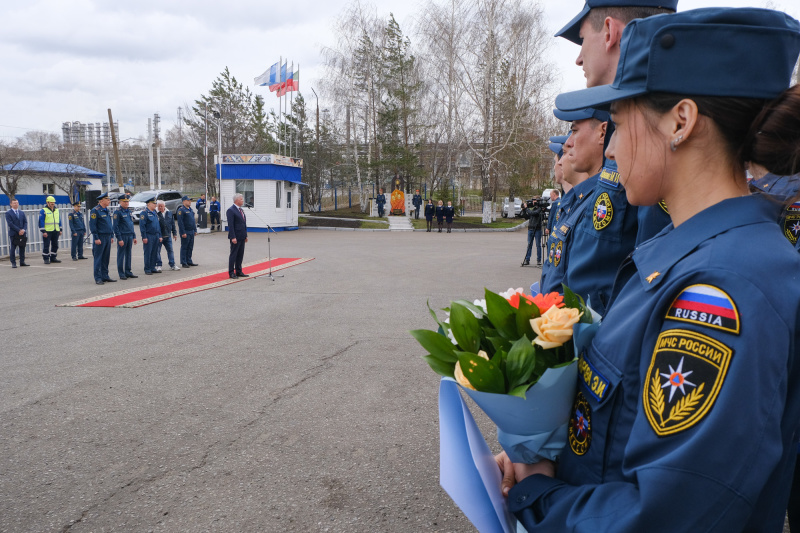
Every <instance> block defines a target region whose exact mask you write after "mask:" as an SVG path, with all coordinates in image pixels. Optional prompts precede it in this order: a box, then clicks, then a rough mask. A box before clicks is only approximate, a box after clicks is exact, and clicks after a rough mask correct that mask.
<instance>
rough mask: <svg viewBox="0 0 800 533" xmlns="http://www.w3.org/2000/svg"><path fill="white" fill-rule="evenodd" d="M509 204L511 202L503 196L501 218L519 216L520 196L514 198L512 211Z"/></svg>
mask: <svg viewBox="0 0 800 533" xmlns="http://www.w3.org/2000/svg"><path fill="white" fill-rule="evenodd" d="M510 205H511V203H510V202H509V200H508V198H503V218H508V217H509V216H514V217H518V216H520V214H521V213H522V198H514V204H513V205H514V207H513V213H512V211H511V208H510V207H509V206H510Z"/></svg>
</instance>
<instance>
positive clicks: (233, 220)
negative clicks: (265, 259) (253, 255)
mask: <svg viewBox="0 0 800 533" xmlns="http://www.w3.org/2000/svg"><path fill="white" fill-rule="evenodd" d="M242 211H244V209H242ZM227 217H228V239H236V241H237V242H244V240H245V239H246V238H247V222H246V219H245V218H244V217H242V215H241V213H239V206H238V205H236V204H233V205H232V206H230V207H229V208H228V212H227Z"/></svg>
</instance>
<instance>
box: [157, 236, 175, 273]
mask: <svg viewBox="0 0 800 533" xmlns="http://www.w3.org/2000/svg"><path fill="white" fill-rule="evenodd" d="M162 246H163V247H164V248H166V249H167V260H168V261H169V266H171V267H174V266H175V254H174V253H173V252H172V239H170V236H169V235H167V236H166V237H164V236H163V235H162V236H161V244H160V245H159V246H158V252H156V266H161V265H162V264H163V263H162V262H161V247H162Z"/></svg>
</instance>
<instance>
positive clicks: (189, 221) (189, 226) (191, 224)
mask: <svg viewBox="0 0 800 533" xmlns="http://www.w3.org/2000/svg"><path fill="white" fill-rule="evenodd" d="M176 218H177V219H178V235H185V234H187V233H189V232H191V233H196V232H197V222H195V220H194V211H192V208H191V207H186V206H184V205H182V206H180V207H179V208H178V212H177V214H176Z"/></svg>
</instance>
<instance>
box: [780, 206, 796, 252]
mask: <svg viewBox="0 0 800 533" xmlns="http://www.w3.org/2000/svg"><path fill="white" fill-rule="evenodd" d="M783 234H784V235H785V236H786V238H787V239H789V242H790V243H792V244H797V237H798V236H800V202H795V203H793V204H792V205H790V206H789V207H787V208H786V213H785V214H784V219H783Z"/></svg>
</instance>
